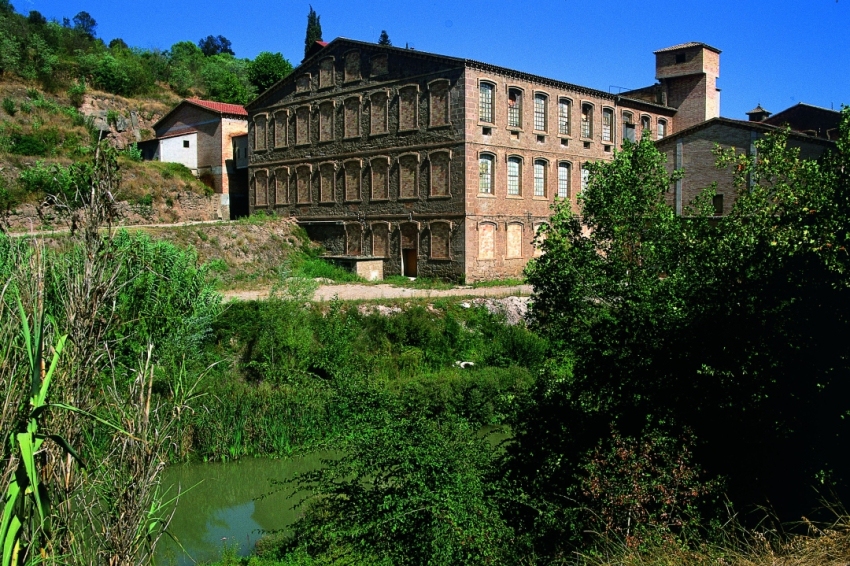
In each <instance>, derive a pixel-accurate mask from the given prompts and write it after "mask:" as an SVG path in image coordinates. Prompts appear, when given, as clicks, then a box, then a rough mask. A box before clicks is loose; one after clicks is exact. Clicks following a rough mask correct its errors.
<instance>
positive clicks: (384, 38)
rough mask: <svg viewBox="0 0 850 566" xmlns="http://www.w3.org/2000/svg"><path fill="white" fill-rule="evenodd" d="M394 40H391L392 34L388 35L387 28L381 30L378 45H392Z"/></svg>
mask: <svg viewBox="0 0 850 566" xmlns="http://www.w3.org/2000/svg"><path fill="white" fill-rule="evenodd" d="M392 44H393V42H392V41H390V36H389V35H387V30H385V29H382V30H381V37H380V38H379V39H378V45H392Z"/></svg>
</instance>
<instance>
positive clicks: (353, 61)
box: [344, 51, 360, 82]
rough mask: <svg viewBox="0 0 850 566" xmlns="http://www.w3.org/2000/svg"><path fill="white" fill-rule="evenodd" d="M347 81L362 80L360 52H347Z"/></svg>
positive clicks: (345, 78)
mask: <svg viewBox="0 0 850 566" xmlns="http://www.w3.org/2000/svg"><path fill="white" fill-rule="evenodd" d="M344 80H345V82H349V81H359V80H360V52H359V51H349V52H348V53H346V54H345V77H344Z"/></svg>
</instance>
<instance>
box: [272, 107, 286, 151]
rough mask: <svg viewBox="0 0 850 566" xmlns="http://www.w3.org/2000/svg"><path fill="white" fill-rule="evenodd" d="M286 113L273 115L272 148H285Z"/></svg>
mask: <svg viewBox="0 0 850 566" xmlns="http://www.w3.org/2000/svg"><path fill="white" fill-rule="evenodd" d="M286 124H287V112H286V111H285V110H283V111H281V112H276V113H275V115H274V146H275V147H286Z"/></svg>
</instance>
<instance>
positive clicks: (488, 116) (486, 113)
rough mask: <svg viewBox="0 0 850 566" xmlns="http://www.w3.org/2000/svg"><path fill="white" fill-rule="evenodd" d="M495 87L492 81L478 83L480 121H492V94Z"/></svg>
mask: <svg viewBox="0 0 850 566" xmlns="http://www.w3.org/2000/svg"><path fill="white" fill-rule="evenodd" d="M495 92H496V88H495V87H494V86H493V83H485V82H482V83H479V85H478V119H479V120H480V121H481V122H487V123H490V124H492V123H493V95H494V94H495Z"/></svg>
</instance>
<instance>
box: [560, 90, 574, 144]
mask: <svg viewBox="0 0 850 566" xmlns="http://www.w3.org/2000/svg"><path fill="white" fill-rule="evenodd" d="M562 105H564V106H566V108H567V119H566V121H563V115H562V114H561V107H562ZM572 120H573V100H572V99H571V98H568V97H566V96H560V97H558V135H559V136H561V137H570V136H571V135H572ZM563 125H566V131H564V128H562V126H563Z"/></svg>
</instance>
